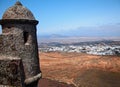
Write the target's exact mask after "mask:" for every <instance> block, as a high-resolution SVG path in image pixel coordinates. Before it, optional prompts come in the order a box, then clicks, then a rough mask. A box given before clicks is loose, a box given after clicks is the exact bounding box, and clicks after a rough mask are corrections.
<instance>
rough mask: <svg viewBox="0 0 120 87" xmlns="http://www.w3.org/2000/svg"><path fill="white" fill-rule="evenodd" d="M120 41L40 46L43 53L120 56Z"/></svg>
mask: <svg viewBox="0 0 120 87" xmlns="http://www.w3.org/2000/svg"><path fill="white" fill-rule="evenodd" d="M119 43H120V42H119V41H96V42H80V43H73V44H61V43H55V42H54V43H49V44H47V43H46V45H45V44H44V45H43V44H42V43H41V44H39V50H40V51H42V52H55V51H57V52H68V53H70V52H77V53H87V54H93V55H120V45H119Z"/></svg>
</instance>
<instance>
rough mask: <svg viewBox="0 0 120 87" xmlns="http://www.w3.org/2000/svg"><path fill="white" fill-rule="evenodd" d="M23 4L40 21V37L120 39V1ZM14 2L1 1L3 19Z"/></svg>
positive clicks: (36, 0)
mask: <svg viewBox="0 0 120 87" xmlns="http://www.w3.org/2000/svg"><path fill="white" fill-rule="evenodd" d="M20 1H21V3H22V4H23V5H24V6H25V7H27V8H28V9H30V10H31V11H32V12H33V14H34V16H35V18H36V19H37V20H39V24H38V25H37V29H38V31H37V33H38V35H39V36H44V35H51V34H59V35H64V36H66V35H68V36H70V35H71V36H120V34H119V33H120V0H20ZM15 2H16V0H1V1H0V8H1V10H0V18H2V15H3V13H4V11H5V10H6V9H7V8H8V7H10V6H12V5H14V3H15ZM104 31H105V32H104Z"/></svg>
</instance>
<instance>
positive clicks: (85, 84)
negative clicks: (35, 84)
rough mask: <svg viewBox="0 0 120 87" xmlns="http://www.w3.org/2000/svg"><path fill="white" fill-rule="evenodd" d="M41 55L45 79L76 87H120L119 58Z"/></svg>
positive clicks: (67, 54) (65, 54)
mask: <svg viewBox="0 0 120 87" xmlns="http://www.w3.org/2000/svg"><path fill="white" fill-rule="evenodd" d="M39 55H40V67H41V71H42V77H43V78H47V79H51V81H58V82H64V83H67V84H74V85H75V86H76V87H120V57H118V56H96V55H88V54H82V53H65V52H63V53H62V52H61V53H60V52H48V53H44V52H41V53H40V54H39ZM41 87H42V86H41ZM44 87H48V86H44ZM50 87H64V86H50ZM65 87H70V86H65Z"/></svg>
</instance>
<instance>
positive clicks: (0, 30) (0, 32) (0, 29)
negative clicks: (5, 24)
mask: <svg viewBox="0 0 120 87" xmlns="http://www.w3.org/2000/svg"><path fill="white" fill-rule="evenodd" d="M0 34H2V28H1V26H0Z"/></svg>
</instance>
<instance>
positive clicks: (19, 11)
mask: <svg viewBox="0 0 120 87" xmlns="http://www.w3.org/2000/svg"><path fill="white" fill-rule="evenodd" d="M2 18H3V19H28V20H35V18H34V16H33V14H32V12H31V11H30V10H28V9H27V8H25V7H24V6H22V4H21V3H20V2H17V3H16V4H15V5H14V6H12V7H10V8H8V9H7V10H6V11H5V13H4V14H3V17H2Z"/></svg>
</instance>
